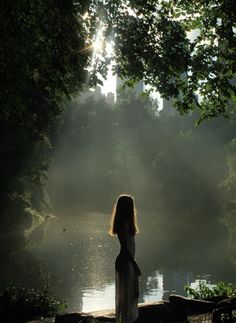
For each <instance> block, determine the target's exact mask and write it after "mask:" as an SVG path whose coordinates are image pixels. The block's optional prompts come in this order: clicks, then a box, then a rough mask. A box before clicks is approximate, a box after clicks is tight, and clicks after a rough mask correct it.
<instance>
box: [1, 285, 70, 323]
mask: <svg viewBox="0 0 236 323" xmlns="http://www.w3.org/2000/svg"><path fill="white" fill-rule="evenodd" d="M65 309H66V304H65V303H64V302H62V301H60V300H58V299H57V298H55V297H54V296H53V295H52V294H51V293H50V291H49V288H48V286H47V285H44V286H43V287H42V289H40V290H39V289H35V288H24V287H16V286H9V287H7V288H6V289H5V290H4V291H3V296H2V311H3V312H5V313H11V315H13V316H15V317H18V318H19V319H29V318H33V317H36V316H44V317H52V316H55V315H56V314H60V313H63V312H64V310H65Z"/></svg>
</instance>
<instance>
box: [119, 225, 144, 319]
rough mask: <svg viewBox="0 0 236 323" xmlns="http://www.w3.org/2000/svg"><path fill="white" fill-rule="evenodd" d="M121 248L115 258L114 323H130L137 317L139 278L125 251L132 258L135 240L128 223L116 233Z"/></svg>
mask: <svg viewBox="0 0 236 323" xmlns="http://www.w3.org/2000/svg"><path fill="white" fill-rule="evenodd" d="M117 235H118V238H119V241H120V245H121V250H120V254H119V255H118V256H117V258H116V272H115V286H116V323H132V322H134V321H135V320H136V319H137V318H138V297H139V279H138V276H137V274H136V273H135V271H134V266H133V264H132V263H131V261H130V259H129V257H128V256H127V253H126V252H124V251H125V250H127V251H128V252H129V253H130V255H131V256H132V257H133V258H134V256H135V240H134V235H133V234H131V233H130V232H129V229H128V225H127V226H126V227H125V229H124V230H122V231H121V232H118V233H117Z"/></svg>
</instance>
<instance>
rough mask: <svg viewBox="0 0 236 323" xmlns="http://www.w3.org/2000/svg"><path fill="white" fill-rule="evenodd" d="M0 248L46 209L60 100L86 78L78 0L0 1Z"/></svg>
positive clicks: (9, 247) (19, 240)
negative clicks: (75, 2)
mask: <svg viewBox="0 0 236 323" xmlns="http://www.w3.org/2000/svg"><path fill="white" fill-rule="evenodd" d="M0 6H1V10H0V25H1V30H2V37H1V46H0V78H1V89H0V97H1V101H0V107H1V108H0V137H1V146H0V156H1V158H0V178H1V186H0V205H1V210H0V216H1V218H0V221H1V229H0V234H1V237H2V238H3V239H4V240H3V241H4V243H1V250H0V254H1V255H5V254H9V252H11V251H13V250H14V247H15V246H17V247H19V248H20V247H22V246H24V244H25V237H24V230H25V229H29V227H30V226H31V224H32V222H33V221H34V214H37V213H40V214H41V215H43V216H44V215H45V214H47V212H48V211H49V210H50V209H49V203H48V201H47V195H46V192H45V189H44V183H45V181H46V177H47V170H48V166H49V162H50V159H51V155H52V141H53V132H54V131H55V129H56V128H57V126H58V123H59V122H60V118H61V115H62V114H63V110H64V107H63V101H64V99H65V97H69V96H71V95H72V93H77V92H78V91H79V90H80V89H81V88H82V85H83V84H85V83H86V77H87V72H86V67H87V66H88V64H89V57H90V55H89V53H90V52H89V51H84V48H85V47H86V46H87V45H89V43H88V41H87V40H86V39H87V33H86V29H85V26H84V24H83V19H82V15H83V13H84V10H85V9H84V6H85V2H80V3H77V5H75V4H74V2H73V1H72V0H69V1H55V0H49V1H46V2H45V1H41V0H40V1H29V0H23V1H22V0H14V1H10V2H9V1H8V2H6V3H4V2H1V5H0Z"/></svg>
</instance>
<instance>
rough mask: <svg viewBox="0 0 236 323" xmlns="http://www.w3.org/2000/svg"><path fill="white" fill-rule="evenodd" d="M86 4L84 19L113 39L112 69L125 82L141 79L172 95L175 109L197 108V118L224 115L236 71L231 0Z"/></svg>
mask: <svg viewBox="0 0 236 323" xmlns="http://www.w3.org/2000/svg"><path fill="white" fill-rule="evenodd" d="M91 3H93V4H95V3H96V8H97V10H94V8H93V7H92V8H93V9H90V11H89V14H88V19H89V18H90V19H89V20H90V21H92V22H93V25H94V26H100V27H101V25H102V28H103V31H104V38H106V39H108V40H110V41H112V42H113V43H114V55H113V60H115V62H116V65H115V66H114V70H115V71H116V73H117V74H118V75H119V76H121V77H123V78H125V79H126V80H127V83H128V84H133V83H135V82H136V81H137V80H140V79H143V80H144V81H145V82H146V83H147V84H150V85H152V86H153V88H154V89H155V90H157V91H159V92H160V93H161V95H162V96H163V97H164V98H170V97H175V98H176V99H177V100H176V107H177V109H178V110H179V112H180V113H184V112H187V111H189V110H192V109H195V108H199V109H200V111H201V119H206V118H211V117H215V116H218V115H225V116H226V115H228V114H229V111H230V107H232V106H233V101H234V100H235V81H234V80H235V72H236V51H235V48H236V37H235V27H236V25H235V18H236V12H235V10H234V1H233V0H208V1H205V0H204V1H203V0H200V1H188V0H185V1H184V0H175V1H170V0H159V1H154V0H147V1H146V0H145V1H144V0H124V1H120V0H115V1H99V0H98V1H91ZM102 63H103V61H102V62H101V64H100V68H99V72H102V68H101V65H102ZM98 65H99V64H98ZM96 66H97V65H96Z"/></svg>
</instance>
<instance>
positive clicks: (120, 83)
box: [116, 77, 144, 101]
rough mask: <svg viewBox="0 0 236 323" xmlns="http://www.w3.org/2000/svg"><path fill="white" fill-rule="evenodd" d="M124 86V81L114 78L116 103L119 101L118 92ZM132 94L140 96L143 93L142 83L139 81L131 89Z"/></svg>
mask: <svg viewBox="0 0 236 323" xmlns="http://www.w3.org/2000/svg"><path fill="white" fill-rule="evenodd" d="M124 84H125V80H122V79H121V78H119V77H116V97H117V101H118V100H119V92H120V91H121V89H122V86H123V85H124ZM132 89H133V91H134V93H135V94H136V96H137V97H138V96H140V94H141V93H142V92H143V91H144V81H143V80H141V81H139V82H138V83H137V84H136V85H135V86H134V87H133V88H132Z"/></svg>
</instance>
